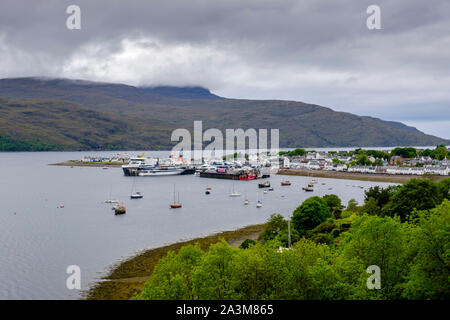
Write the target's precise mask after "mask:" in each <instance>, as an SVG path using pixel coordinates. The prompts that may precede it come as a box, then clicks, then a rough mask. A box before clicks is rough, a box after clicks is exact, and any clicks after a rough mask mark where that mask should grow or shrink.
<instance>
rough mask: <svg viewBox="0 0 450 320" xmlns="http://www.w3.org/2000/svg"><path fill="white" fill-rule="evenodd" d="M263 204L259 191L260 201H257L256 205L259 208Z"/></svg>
mask: <svg viewBox="0 0 450 320" xmlns="http://www.w3.org/2000/svg"><path fill="white" fill-rule="evenodd" d="M262 206H263V205H262V202H261V200H259V192H258V201H257V202H256V207H257V208H261V207H262Z"/></svg>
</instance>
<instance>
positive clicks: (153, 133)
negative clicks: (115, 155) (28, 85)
mask: <svg viewBox="0 0 450 320" xmlns="http://www.w3.org/2000/svg"><path fill="white" fill-rule="evenodd" d="M168 135H170V131H168V130H167V125H165V124H163V123H161V122H160V121H158V120H151V119H134V118H132V117H120V116H117V115H113V114H108V113H104V112H99V111H95V110H92V109H90V108H86V107H83V106H80V105H76V104H74V103H70V102H66V101H58V100H43V99H33V100H31V99H28V100H18V99H4V98H0V150H2V151H46V150H96V149H101V150H104V149H167V148H168V147H170V144H169V143H168V141H167V139H166V138H167V136H168Z"/></svg>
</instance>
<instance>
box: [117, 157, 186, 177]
mask: <svg viewBox="0 0 450 320" xmlns="http://www.w3.org/2000/svg"><path fill="white" fill-rule="evenodd" d="M122 170H123V173H124V175H126V176H142V177H145V176H170V175H179V174H194V171H195V169H193V168H189V167H187V166H184V165H181V164H176V163H175V162H174V161H173V160H172V159H170V158H168V159H159V158H145V157H143V156H140V157H133V158H130V162H129V163H128V164H126V165H123V166H122Z"/></svg>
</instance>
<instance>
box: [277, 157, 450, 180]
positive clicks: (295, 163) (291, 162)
mask: <svg viewBox="0 0 450 320" xmlns="http://www.w3.org/2000/svg"><path fill="white" fill-rule="evenodd" d="M392 158H393V159H394V161H392ZM392 158H391V161H390V162H388V161H386V160H383V161H382V163H383V165H380V166H361V165H350V163H351V162H352V161H353V160H355V156H337V155H336V154H329V153H327V152H309V153H307V154H306V155H304V156H293V157H287V156H285V157H283V158H282V161H281V165H282V166H283V167H284V168H292V169H305V170H326V171H340V172H344V171H346V172H357V173H380V174H393V175H396V174H397V175H418V176H420V175H424V174H435V175H443V176H446V175H450V172H449V168H450V160H449V159H444V160H442V161H438V160H434V159H431V158H430V157H420V158H414V159H406V158H402V157H392ZM333 159H338V160H339V161H338V162H339V163H337V162H336V161H333ZM369 160H370V161H371V162H375V159H370V158H369ZM398 164H401V165H398ZM418 165H420V166H418Z"/></svg>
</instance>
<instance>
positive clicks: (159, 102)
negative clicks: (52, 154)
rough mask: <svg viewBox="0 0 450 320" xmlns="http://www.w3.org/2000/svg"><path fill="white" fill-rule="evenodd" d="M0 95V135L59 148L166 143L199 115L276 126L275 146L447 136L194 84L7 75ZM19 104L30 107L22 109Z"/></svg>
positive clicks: (222, 122) (411, 141)
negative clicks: (277, 142) (153, 84)
mask: <svg viewBox="0 0 450 320" xmlns="http://www.w3.org/2000/svg"><path fill="white" fill-rule="evenodd" d="M0 97H5V99H6V98H13V99H19V101H16V102H14V101H11V100H9V101H8V100H5V99H2V100H1V101H2V102H1V105H2V107H1V109H0V111H1V114H0V123H1V126H0V135H3V136H7V137H9V138H11V139H15V140H21V139H32V138H33V139H38V138H39V139H41V140H42V141H43V142H45V143H46V142H48V143H55V144H57V145H59V146H60V148H62V149H64V150H76V149H80V148H81V149H104V148H115V147H117V148H119V147H120V148H127V149H129V148H143V147H145V148H167V147H169V146H170V145H171V143H170V132H171V131H172V130H173V129H175V128H186V129H192V126H193V121H194V120H202V121H203V129H204V130H206V129H208V128H218V129H221V130H224V129H226V128H243V129H248V128H255V129H258V128H267V129H280V146H281V147H353V146H360V147H367V146H399V145H402V146H409V145H413V146H425V145H437V144H448V143H449V141H448V140H445V139H441V138H438V137H435V136H431V135H427V134H424V133H422V132H420V131H419V130H417V129H415V128H412V127H408V126H406V125H404V124H402V123H399V122H391V121H383V120H380V119H375V118H371V117H363V116H358V115H354V114H350V113H345V112H335V111H333V110H332V109H330V108H325V107H321V106H318V105H313V104H306V103H302V102H295V101H282V100H245V99H225V98H221V97H218V96H216V95H214V94H212V93H211V92H209V90H207V89H204V88H200V87H154V88H146V87H133V86H129V85H123V84H111V83H97V82H88V81H81V80H67V79H38V78H15V79H2V80H0ZM23 99H32V100H26V101H24V100H23ZM36 99H38V100H36ZM49 99H52V100H51V101H50V100H49ZM53 99H55V100H53ZM3 105H6V106H5V107H3ZM25 106H26V107H27V108H31V109H30V110H28V111H25V113H24V111H23V109H24V108H25ZM53 108H55V109H54V110H53ZM68 114H70V117H68V116H67V115H68Z"/></svg>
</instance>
